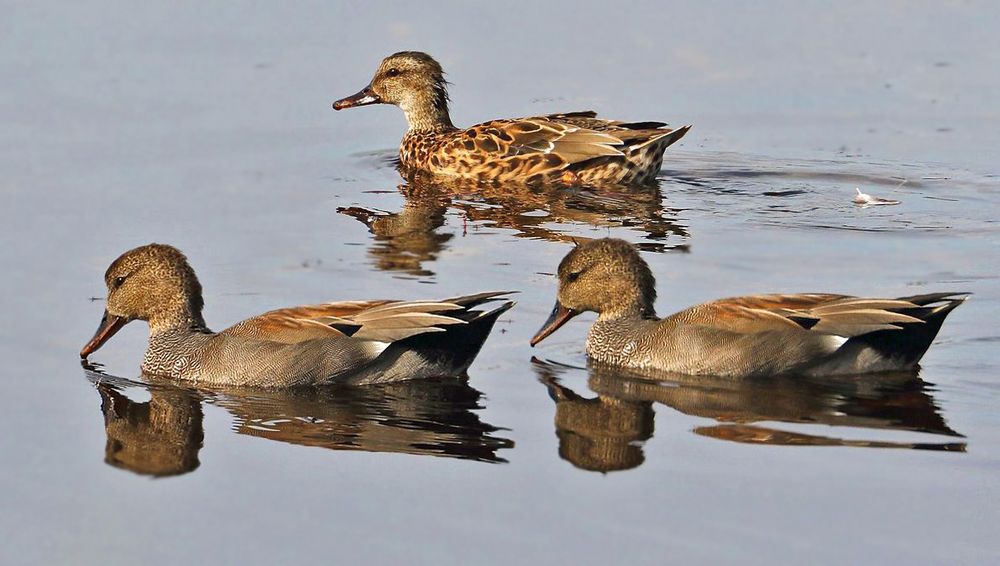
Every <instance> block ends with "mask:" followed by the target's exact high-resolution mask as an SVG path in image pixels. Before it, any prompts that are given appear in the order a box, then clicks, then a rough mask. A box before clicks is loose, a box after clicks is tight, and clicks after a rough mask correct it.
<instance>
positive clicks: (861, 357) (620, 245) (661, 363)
mask: <svg viewBox="0 0 1000 566" xmlns="http://www.w3.org/2000/svg"><path fill="white" fill-rule="evenodd" d="M558 278H559V291H558V295H557V299H556V305H555V308H554V309H553V310H552V314H551V316H550V317H549V319H548V320H547V321H546V322H545V324H544V325H543V326H542V328H541V329H540V330H539V331H538V333H537V334H536V335H535V337H534V338H532V340H531V344H532V345H536V344H538V343H539V342H541V341H542V340H543V339H544V338H545V337H547V336H548V335H550V334H552V333H553V332H555V331H556V330H557V329H558V328H559V327H561V326H562V325H563V324H565V323H566V322H567V321H569V320H570V319H571V318H573V317H574V316H576V315H578V314H580V313H581V312H585V311H593V312H596V313H598V318H597V321H596V322H595V323H594V325H593V326H592V327H591V329H590V333H589V335H588V336H587V355H588V356H589V357H590V358H592V359H594V360H597V361H599V362H604V363H609V364H614V365H618V366H627V367H633V368H646V369H653V370H658V371H665V372H673V373H680V374H693V375H717V376H728V377H734V378H745V377H753V376H764V375H812V376H825V375H838V374H861V373H871V372H883V371H899V370H910V369H913V368H915V367H916V366H917V363H918V362H919V361H920V358H921V357H922V356H923V355H924V352H926V351H927V349H928V348H929V347H930V345H931V342H932V341H933V340H934V337H935V336H937V333H938V330H940V328H941V324H942V323H943V322H944V319H945V317H947V316H948V313H950V312H951V311H952V310H953V309H955V308H956V307H957V306H958V305H960V304H962V302H963V301H964V300H965V298H966V296H967V295H968V294H967V293H930V294H926V295H916V296H912V297H900V298H897V299H879V298H864V297H852V296H846V295H835V294H829V293H806V294H787V295H751V296H745V297H733V298H729V299H720V300H717V301H712V302H709V303H704V304H701V305H698V306H695V307H691V308H688V309H686V310H683V311H680V312H678V313H676V314H673V315H670V316H668V317H666V318H658V317H657V316H656V312H655V310H654V309H653V303H654V301H655V300H656V289H655V284H656V282H655V280H654V278H653V274H652V272H651V271H650V269H649V266H648V265H647V264H646V262H645V261H644V260H643V259H642V258H641V257H640V256H639V253H638V251H637V250H636V249H635V248H634V247H633V246H632V245H631V244H629V243H628V242H625V241H623V240H617V239H612V238H605V239H600V240H593V241H590V242H587V243H584V244H581V245H579V246H577V247H576V248H574V249H573V250H572V251H570V252H569V254H567V255H566V257H565V258H563V260H562V262H561V263H560V264H559V272H558Z"/></svg>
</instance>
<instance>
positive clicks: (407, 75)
mask: <svg viewBox="0 0 1000 566" xmlns="http://www.w3.org/2000/svg"><path fill="white" fill-rule="evenodd" d="M368 104H394V105H396V106H398V107H400V108H401V109H402V110H403V113H404V114H406V120H407V122H409V124H410V129H411V130H432V129H440V128H453V127H454V126H452V123H451V118H450V117H449V116H448V82H447V81H445V80H444V71H443V70H441V65H440V64H438V62H437V61H435V60H434V58H433V57H431V56H430V55H428V54H426V53H421V52H419V51H401V52H399V53H395V54H393V55H390V56H388V57H386V58H385V59H383V60H382V64H381V65H379V67H378V70H377V71H375V76H374V77H373V78H372V80H371V82H370V83H368V86H366V87H365V88H363V89H361V91H360V92H358V93H357V94H355V95H353V96H348V97H347V98H341V99H340V100H338V101H336V102H334V103H333V109H334V110H343V109H345V108H353V107H355V106H366V105H368Z"/></svg>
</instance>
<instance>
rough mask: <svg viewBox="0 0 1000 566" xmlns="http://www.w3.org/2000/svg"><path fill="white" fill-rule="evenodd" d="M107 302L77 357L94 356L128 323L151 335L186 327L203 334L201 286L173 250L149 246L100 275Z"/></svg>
mask: <svg viewBox="0 0 1000 566" xmlns="http://www.w3.org/2000/svg"><path fill="white" fill-rule="evenodd" d="M104 282H105V284H106V285H107V287H108V298H107V303H106V306H105V309H104V317H103V318H102V319H101V324H100V325H99V326H98V327H97V332H95V333H94V337H93V338H91V339H90V341H89V342H87V344H86V345H85V346H84V347H83V349H82V350H81V351H80V357H81V358H84V359H86V358H87V356H89V355H90V354H92V353H93V352H95V351H96V350H97V349H98V348H100V347H101V346H102V345H104V343H105V342H107V341H108V339H110V338H111V337H112V336H114V334H115V333H116V332H118V331H119V330H121V328H122V327H123V326H125V325H126V324H128V323H129V322H131V321H133V320H145V321H147V322H148V323H149V328H150V332H151V333H156V332H157V331H160V330H164V329H168V328H175V327H177V326H189V327H193V328H204V325H205V323H204V320H203V319H202V316H201V310H202V307H203V305H204V303H203V300H202V298H201V284H200V283H199V282H198V278H197V277H196V276H195V274H194V270H193V269H191V266H190V265H188V262H187V258H186V257H184V254H182V253H181V252H180V250H178V249H177V248H174V247H171V246H166V245H163V244H149V245H146V246H142V247H138V248H135V249H134V250H129V251H127V252H125V253H124V254H122V255H121V256H119V257H118V259H116V260H115V261H114V262H113V263H112V264H111V266H110V267H108V270H107V272H106V273H105V274H104Z"/></svg>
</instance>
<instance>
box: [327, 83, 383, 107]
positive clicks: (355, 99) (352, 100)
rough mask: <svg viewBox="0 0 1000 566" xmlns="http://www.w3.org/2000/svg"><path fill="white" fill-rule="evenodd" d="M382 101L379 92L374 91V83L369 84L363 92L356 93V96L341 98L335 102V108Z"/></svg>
mask: <svg viewBox="0 0 1000 566" xmlns="http://www.w3.org/2000/svg"><path fill="white" fill-rule="evenodd" d="M380 102H382V99H381V98H379V97H378V95H377V94H375V93H374V92H372V85H368V86H366V87H365V88H363V89H361V92H359V93H357V94H355V95H354V96H348V97H347V98H341V99H340V100H338V101H336V102H334V103H333V109H334V110H343V109H345V108H354V107H355V106H367V105H369V104H378V103H380Z"/></svg>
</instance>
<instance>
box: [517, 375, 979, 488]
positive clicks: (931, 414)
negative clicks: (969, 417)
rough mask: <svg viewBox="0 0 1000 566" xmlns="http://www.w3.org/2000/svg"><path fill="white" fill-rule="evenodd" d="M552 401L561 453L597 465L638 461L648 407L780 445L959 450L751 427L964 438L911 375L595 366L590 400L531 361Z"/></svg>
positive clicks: (958, 445)
mask: <svg viewBox="0 0 1000 566" xmlns="http://www.w3.org/2000/svg"><path fill="white" fill-rule="evenodd" d="M533 367H534V369H535V372H536V374H537V375H538V378H539V381H541V382H542V383H543V384H544V385H545V387H546V388H547V389H548V391H549V396H550V397H552V399H553V400H554V401H555V402H556V418H555V424H556V435H557V436H558V437H559V455H560V456H561V457H562V458H563V459H565V460H568V461H569V462H571V463H572V464H573V465H575V466H577V467H579V468H582V469H586V470H594V471H602V472H605V471H613V470H625V469H629V468H634V467H636V466H639V465H640V464H642V462H643V460H644V456H643V452H642V446H641V442H642V441H645V440H646V439H648V438H650V437H651V436H652V434H653V404H654V403H660V404H663V405H666V406H668V407H670V408H672V409H675V410H677V411H680V412H681V413H684V414H687V415H692V416H698V417H706V418H710V419H714V420H715V421H716V422H717V423H718V424H714V425H707V426H701V427H697V428H695V429H694V433H695V434H698V435H701V436H707V437H711V438H716V439H720V440H729V441H733V442H742V443H750V444H769V445H784V446H852V447H867V448H905V449H918V450H944V451H956V452H964V451H965V448H966V445H965V443H964V442H897V441H889V440H885V441H882V440H854V439H849V438H839V437H835V436H825V435H813V434H807V433H802V432H795V431H785V430H781V429H778V428H774V427H771V426H762V425H760V424H756V423H763V422H769V423H775V422H778V423H791V424H809V425H826V426H830V427H850V428H853V429H861V430H869V431H870V430H882V431H912V432H921V433H928V434H936V435H941V436H947V437H955V438H962V435H961V434H959V433H958V432H956V431H954V430H952V429H951V428H950V427H949V426H948V425H947V423H946V422H945V420H944V418H943V417H942V416H941V414H940V412H939V409H938V407H937V405H936V404H935V402H934V399H933V397H932V396H931V392H930V387H929V385H928V384H927V383H926V382H925V381H923V380H922V379H920V377H919V376H918V375H917V374H916V373H915V372H906V373H894V374H882V375H879V374H868V375H864V376H861V377H856V378H846V379H833V378H825V379H823V380H818V379H810V378H774V379H769V380H726V379H717V378H708V377H697V378H695V377H690V376H671V379H670V380H669V381H664V380H653V379H650V376H645V375H642V374H640V373H636V372H628V371H625V370H622V369H620V368H614V367H610V366H603V365H600V364H592V365H591V366H590V367H589V368H588V373H589V379H588V382H587V384H588V386H589V388H590V389H591V390H592V391H593V392H594V393H596V394H597V397H596V398H592V399H587V398H584V397H581V396H580V395H577V394H576V393H574V392H573V391H572V390H570V389H569V388H568V387H566V386H565V385H562V384H561V383H560V381H559V376H560V375H562V374H564V373H565V372H568V371H571V370H572V368H569V367H568V366H561V365H558V364H554V363H551V362H543V361H540V360H537V359H535V360H533Z"/></svg>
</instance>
